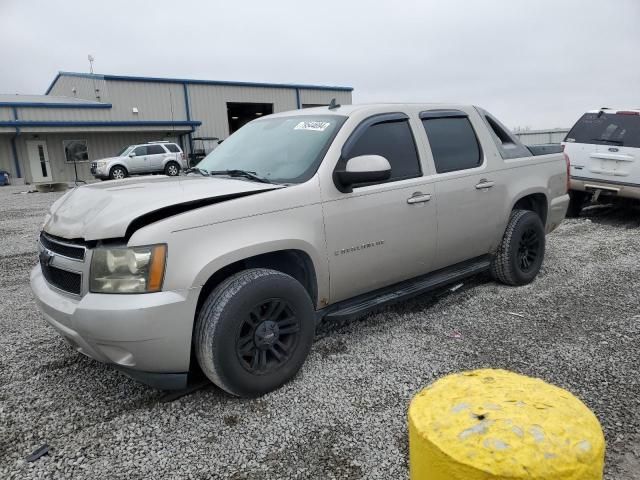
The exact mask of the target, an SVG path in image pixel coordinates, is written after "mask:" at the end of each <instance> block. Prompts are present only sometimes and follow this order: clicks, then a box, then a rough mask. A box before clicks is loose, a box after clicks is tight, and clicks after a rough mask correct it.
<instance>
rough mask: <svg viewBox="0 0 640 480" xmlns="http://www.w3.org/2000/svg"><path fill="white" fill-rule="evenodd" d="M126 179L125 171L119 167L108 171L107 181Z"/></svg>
mask: <svg viewBox="0 0 640 480" xmlns="http://www.w3.org/2000/svg"><path fill="white" fill-rule="evenodd" d="M126 177H127V170H126V169H125V168H124V167H121V166H120V165H116V166H115V167H113V168H111V170H109V179H110V180H122V179H123V178H126Z"/></svg>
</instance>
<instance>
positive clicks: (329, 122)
mask: <svg viewBox="0 0 640 480" xmlns="http://www.w3.org/2000/svg"><path fill="white" fill-rule="evenodd" d="M567 168H568V165H567V161H566V158H565V157H564V156H563V154H562V153H560V151H559V150H553V149H549V148H541V149H538V150H536V151H534V152H532V151H530V150H529V149H527V147H525V146H523V145H522V144H521V143H520V142H519V141H518V140H517V139H516V138H515V137H514V136H513V135H512V134H511V133H510V132H509V131H508V129H506V128H505V127H504V126H502V124H501V123H500V122H499V121H498V120H496V119H495V118H494V117H493V116H491V115H490V114H489V113H487V112H486V111H484V110H482V109H480V108H477V107H473V106H465V105H449V104H447V105H441V104H422V105H417V104H416V105H413V104H410V105H405V104H394V105H369V106H339V105H331V106H330V107H329V108H327V107H322V108H312V109H305V110H300V111H293V112H287V113H280V114H276V115H270V116H267V117H264V118H261V119H258V120H255V121H253V122H251V123H249V124H247V125H246V126H245V127H243V128H242V129H240V130H239V131H238V132H236V133H235V134H233V135H232V136H231V137H229V138H228V139H227V140H226V141H225V142H224V143H223V144H222V145H221V146H220V147H219V148H217V149H216V150H214V151H213V152H212V153H211V154H209V155H208V156H207V157H206V158H205V159H203V160H202V161H201V162H200V163H199V164H198V167H197V168H196V169H194V171H193V172H191V173H190V174H188V175H186V176H179V177H165V176H156V177H146V178H135V179H133V178H132V179H125V180H117V181H107V182H102V183H99V184H93V185H87V186H82V187H78V188H75V189H74V190H72V191H71V192H69V193H67V194H66V195H65V196H64V197H62V198H60V199H59V200H58V201H57V202H55V203H54V204H53V205H52V207H51V211H50V213H49V214H48V215H47V217H46V219H45V222H44V226H43V229H42V232H41V235H40V242H39V249H40V257H39V259H40V262H39V265H37V266H36V267H35V268H34V269H33V271H32V273H31V287H32V289H33V292H34V294H35V298H36V301H37V304H38V306H39V308H40V310H41V311H42V312H43V314H44V317H45V319H46V320H47V322H48V323H49V324H50V325H51V326H53V327H54V328H55V329H56V330H57V331H58V332H59V333H60V334H61V335H62V336H63V337H64V338H65V339H66V340H67V341H68V342H69V343H70V344H71V345H72V346H73V347H74V348H75V349H76V350H78V351H79V352H81V353H83V354H85V355H88V356H90V357H92V358H94V359H96V360H99V361H102V362H107V363H110V364H113V365H114V366H115V367H117V368H119V369H121V370H123V371H124V372H126V373H127V374H129V375H130V376H132V377H134V378H136V379H138V380H140V381H143V382H146V383H147V384H149V385H152V386H155V387H157V388H163V389H171V388H181V387H184V386H185V384H186V381H187V378H188V373H189V372H190V371H193V370H194V369H197V367H198V366H199V367H200V368H201V370H202V371H203V372H204V373H205V374H206V376H207V377H208V378H209V379H211V381H212V382H213V383H215V384H216V385H218V386H219V387H221V388H222V389H224V390H226V391H227V392H229V393H231V394H233V395H238V396H257V395H261V394H264V393H265V392H268V391H271V390H273V389H275V388H277V387H279V386H280V385H282V384H284V383H285V382H287V381H288V380H289V379H291V378H292V377H293V376H294V375H295V374H296V372H297V371H298V370H299V369H300V368H301V366H302V364H303V362H304V361H305V358H306V356H307V354H308V353H309V350H310V349H311V347H312V343H313V338H314V332H315V327H316V324H317V322H319V321H322V320H323V319H325V320H330V319H347V318H351V317H356V316H359V315H363V314H365V313H366V312H369V311H371V310H373V309H375V308H378V307H379V306H381V305H383V304H386V303H389V302H396V301H400V300H402V299H405V298H408V297H411V296H414V295H419V294H421V293H424V292H427V291H430V290H432V289H434V288H437V287H440V286H443V285H446V284H448V283H451V282H454V281H457V280H459V279H461V278H463V277H467V276H469V275H473V274H476V273H479V272H482V271H487V270H488V271H490V272H491V274H492V275H493V277H494V278H495V279H496V280H498V281H500V282H502V283H505V284H507V285H523V284H527V283H529V282H531V281H532V280H533V279H534V278H535V277H536V275H537V273H538V270H539V269H540V266H541V264H542V261H543V256H544V252H545V234H547V233H549V232H551V231H552V230H553V229H555V228H556V227H557V226H558V224H559V223H560V222H561V221H562V220H563V218H564V215H565V211H566V209H567V204H568V201H569V197H568V195H567V182H568V176H567ZM196 364H197V365H196Z"/></svg>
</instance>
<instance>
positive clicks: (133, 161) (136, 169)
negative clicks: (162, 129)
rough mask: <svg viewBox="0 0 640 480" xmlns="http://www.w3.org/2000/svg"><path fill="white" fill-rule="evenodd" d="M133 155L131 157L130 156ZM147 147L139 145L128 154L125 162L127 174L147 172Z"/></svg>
mask: <svg viewBox="0 0 640 480" xmlns="http://www.w3.org/2000/svg"><path fill="white" fill-rule="evenodd" d="M131 154H133V156H131ZM147 163H148V160H147V147H146V145H140V146H139V147H136V148H135V149H134V150H133V152H131V153H130V154H129V160H127V170H128V171H129V173H141V172H144V171H147V170H148V165H147Z"/></svg>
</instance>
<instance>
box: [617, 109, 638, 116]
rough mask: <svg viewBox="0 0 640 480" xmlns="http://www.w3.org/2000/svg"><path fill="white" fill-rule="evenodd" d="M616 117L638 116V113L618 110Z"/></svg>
mask: <svg viewBox="0 0 640 480" xmlns="http://www.w3.org/2000/svg"><path fill="white" fill-rule="evenodd" d="M616 115H640V112H634V111H632V110H618V111H617V112H616Z"/></svg>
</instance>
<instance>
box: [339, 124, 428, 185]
mask: <svg viewBox="0 0 640 480" xmlns="http://www.w3.org/2000/svg"><path fill="white" fill-rule="evenodd" d="M359 155H381V156H383V157H384V158H386V159H387V160H388V161H389V163H390V164H391V178H390V179H389V180H387V181H393V180H401V179H403V178H413V177H419V176H420V175H421V173H422V172H421V170H420V161H419V160H418V152H417V151H416V144H415V142H414V140H413V134H412V133H411V127H409V122H408V121H407V120H401V121H391V122H382V123H377V124H375V125H371V126H370V127H369V128H367V130H365V132H364V133H363V134H362V135H361V136H360V137H359V138H358V139H357V141H356V142H355V143H354V145H353V147H352V148H351V150H350V151H349V153H348V156H347V157H348V158H347V159H349V158H353V157H357V156H359Z"/></svg>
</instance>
